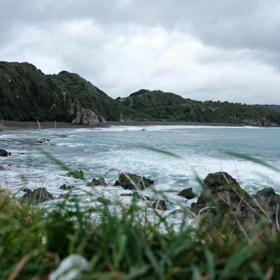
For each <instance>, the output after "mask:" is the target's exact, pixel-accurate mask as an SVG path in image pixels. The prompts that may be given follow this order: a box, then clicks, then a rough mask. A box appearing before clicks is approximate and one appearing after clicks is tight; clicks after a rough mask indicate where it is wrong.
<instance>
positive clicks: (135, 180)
mask: <svg viewBox="0 0 280 280" xmlns="http://www.w3.org/2000/svg"><path fill="white" fill-rule="evenodd" d="M153 183H154V181H153V180H151V179H148V178H145V177H142V176H138V175H136V174H131V173H124V172H123V173H121V174H120V175H119V178H118V180H117V181H116V182H115V184H114V186H122V187H123V188H124V189H129V190H133V189H140V190H144V189H145V188H147V187H149V186H151V185H152V184H153Z"/></svg>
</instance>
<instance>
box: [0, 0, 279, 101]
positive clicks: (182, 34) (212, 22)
mask: <svg viewBox="0 0 280 280" xmlns="http://www.w3.org/2000/svg"><path fill="white" fill-rule="evenodd" d="M0 60H5V61H28V62H31V63H33V64H35V65H36V66H37V67H38V68H40V69H41V70H42V71H44V72H45V73H58V72H60V71H61V70H68V71H71V72H76V73H79V74H80V75H81V76H83V77H85V78H86V79H88V80H89V81H91V82H92V83H93V84H95V85H96V86H98V87H99V88H101V89H102V90H104V91H105V92H107V93H108V94H109V95H111V96H112V97H117V96H126V95H128V94H130V93H132V92H134V91H137V90H138V89H140V88H147V89H161V90H164V91H171V92H175V93H178V94H181V95H183V96H185V97H189V98H193V99H199V100H210V99H212V100H229V101H236V102H246V103H278V104H280V1H279V0H246V1H244V0H227V1H225V0H211V1H209V0H154V1H152V0H110V1H109V0H108V1H106V0H59V1H58V0H26V1H23V0H9V1H7V0H0Z"/></svg>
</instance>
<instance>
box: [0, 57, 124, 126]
mask: <svg viewBox="0 0 280 280" xmlns="http://www.w3.org/2000/svg"><path fill="white" fill-rule="evenodd" d="M0 100H1V104H0V117H1V118H3V119H6V120H18V121H30V120H40V121H54V120H56V121H66V122H72V121H73V122H74V123H79V124H97V123H100V122H104V121H105V120H119V117H120V112H119V109H118V106H117V102H116V101H115V100H113V99H112V98H110V97H109V96H107V95H106V94H105V93H104V92H102V91H101V90H100V89H98V88H97V87H95V86H93V85H92V84H91V83H90V82H88V81H86V80H85V79H83V78H81V77H80V76H78V75H77V74H72V73H68V72H66V71H63V72H61V73H59V74H58V75H45V74H44V73H42V72H41V71H40V70H38V69H37V68H36V67H35V66H33V65H32V64H28V63H7V62H0Z"/></svg>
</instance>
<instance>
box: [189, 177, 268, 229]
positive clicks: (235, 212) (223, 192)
mask: <svg viewBox="0 0 280 280" xmlns="http://www.w3.org/2000/svg"><path fill="white" fill-rule="evenodd" d="M203 183H204V184H203V191H202V193H201V195H200V196H199V198H198V200H197V202H196V203H193V204H192V207H193V208H194V209H196V210H198V211H200V212H206V213H211V214H214V215H215V214H219V215H230V217H231V218H232V220H233V221H236V222H237V223H239V222H240V221H242V222H243V223H246V224H248V225H249V224H252V223H254V222H256V221H257V220H258V219H259V218H260V217H261V216H263V213H262V212H261V210H260V208H259V207H258V205H257V204H256V203H255V201H254V199H253V198H252V197H251V196H250V195H249V194H248V193H247V192H246V191H244V190H243V189H242V188H241V187H240V185H239V183H238V182H237V181H236V180H235V179H234V178H233V177H231V176H230V175H229V174H228V173H225V172H217V173H210V174H208V175H207V177H206V178H205V179H204V182H203ZM228 217H229V216H228Z"/></svg>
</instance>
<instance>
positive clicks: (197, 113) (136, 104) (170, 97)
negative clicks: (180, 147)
mask: <svg viewBox="0 0 280 280" xmlns="http://www.w3.org/2000/svg"><path fill="white" fill-rule="evenodd" d="M118 101H119V102H120V103H121V106H120V108H121V112H122V114H123V116H124V118H126V119H129V120H162V121H163V120H164V121H185V122H212V123H232V124H248V125H260V126H276V125H279V124H280V112H278V111H276V110H274V109H273V108H267V107H263V106H253V105H245V104H240V103H229V102H219V101H217V102H214V101H205V102H201V101H195V100H191V99H184V98H183V97H181V96H179V95H176V94H173V93H167V92H162V91H149V90H143V89H142V90H140V91H138V92H135V93H133V94H131V95H130V96H129V97H125V98H119V99H118Z"/></svg>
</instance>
